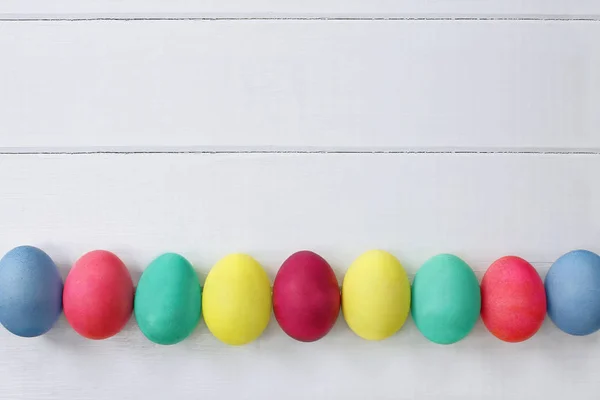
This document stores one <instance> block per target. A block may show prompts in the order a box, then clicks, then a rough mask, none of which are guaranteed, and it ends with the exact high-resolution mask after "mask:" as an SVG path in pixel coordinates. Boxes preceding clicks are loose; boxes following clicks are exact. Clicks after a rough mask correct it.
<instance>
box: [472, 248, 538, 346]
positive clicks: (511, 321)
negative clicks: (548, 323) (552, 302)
mask: <svg viewBox="0 0 600 400" xmlns="http://www.w3.org/2000/svg"><path fill="white" fill-rule="evenodd" d="M545 316H546V292H545V290H544V283H543V282H542V279H541V278H540V276H539V275H538V273H537V271H536V270H535V268H533V266H532V265H531V264H529V263H528V262H527V261H525V260H523V259H522V258H519V257H514V256H507V257H502V258H500V259H499V260H496V261H495V262H494V263H493V264H492V265H490V267H489V268H488V270H487V271H486V273H485V275H484V276H483V280H482V281H481V319H482V320H483V323H484V325H485V326H486V328H487V329H488V330H489V331H490V332H491V333H492V335H494V336H496V337H497V338H498V339H501V340H503V341H505V342H522V341H524V340H527V339H529V338H530V337H532V336H533V335H534V334H535V333H536V332H537V331H538V330H539V329H540V327H541V326H542V323H543V322H544V318H545Z"/></svg>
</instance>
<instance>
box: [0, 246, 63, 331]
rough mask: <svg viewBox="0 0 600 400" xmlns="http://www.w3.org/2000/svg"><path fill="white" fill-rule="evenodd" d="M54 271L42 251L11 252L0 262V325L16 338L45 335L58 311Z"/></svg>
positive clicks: (57, 278) (59, 289)
mask: <svg viewBox="0 0 600 400" xmlns="http://www.w3.org/2000/svg"><path fill="white" fill-rule="evenodd" d="M62 291H63V283H62V279H61V277H60V274H59V272H58V268H57V267H56V265H55V264H54V262H53V261H52V259H51V258H50V257H49V256H48V255H47V254H46V253H44V252H43V251H42V250H40V249H38V248H36V247H32V246H20V247H16V248H14V249H12V250H11V251H9V252H8V253H6V255H5V256H4V257H2V259H1V260H0V323H2V325H4V327H5V328H6V329H8V330H9V331H10V332H12V333H14V334H15V335H18V336H23V337H34V336H40V335H43V334H44V333H46V332H48V331H49V330H50V328H52V326H53V325H54V323H55V322H56V320H57V319H58V317H59V316H60V313H61V310H62Z"/></svg>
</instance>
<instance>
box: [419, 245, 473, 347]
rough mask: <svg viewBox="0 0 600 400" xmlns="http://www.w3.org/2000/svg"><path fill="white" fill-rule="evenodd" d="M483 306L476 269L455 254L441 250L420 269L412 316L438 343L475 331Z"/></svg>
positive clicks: (424, 331) (462, 336)
mask: <svg viewBox="0 0 600 400" xmlns="http://www.w3.org/2000/svg"><path fill="white" fill-rule="evenodd" d="M480 310H481V293H480V290H479V283H478V282H477V277H476V276H475V273H474V272H473V270H472V269H471V268H470V267H469V266H468V265H467V263H465V262H464V261H463V260H461V259H460V258H458V257H456V256H454V255H452V254H439V255H437V256H434V257H432V258H430V259H429V260H427V261H426V262H425V263H424V264H423V265H422V266H421V268H419V270H418V271H417V274H416V275H415V279H414V282H413V286H412V316H413V319H414V321H415V324H416V325H417V328H418V329H419V331H421V333H422V334H423V336H425V337H426V338H427V339H429V340H430V341H432V342H434V343H438V344H451V343H455V342H458V341H459V340H461V339H463V338H464V337H465V336H467V335H468V334H469V332H471V330H472V329H473V327H474V326H475V323H476V322H477V319H478V318H479V311H480Z"/></svg>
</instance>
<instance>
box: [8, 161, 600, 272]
mask: <svg viewBox="0 0 600 400" xmlns="http://www.w3.org/2000/svg"><path fill="white" fill-rule="evenodd" d="M0 163H1V168H0V182H2V183H3V186H2V197H0V221H2V229H1V230H0V253H3V252H5V251H7V250H8V249H9V248H11V247H12V246H14V245H18V244H21V243H34V244H37V245H40V246H41V247H43V248H47V249H48V250H49V251H50V252H51V253H52V254H53V255H54V256H55V257H56V258H57V260H58V261H59V262H60V263H61V264H62V265H63V266H67V265H69V264H70V263H71V262H73V261H74V260H75V258H76V257H77V256H78V255H80V254H81V253H83V252H84V251H86V250H90V249H92V248H94V247H100V248H108V249H113V250H115V251H116V252H117V253H119V254H121V255H122V256H123V257H124V258H125V260H127V262H128V263H129V264H131V265H132V267H133V269H134V270H138V271H140V270H141V269H142V268H143V266H144V265H146V264H147V263H149V262H150V261H151V259H152V258H153V257H155V256H156V255H158V254H159V253H160V252H162V251H168V250H170V251H180V252H182V253H184V254H185V255H186V256H188V257H190V258H191V259H192V260H194V262H195V263H196V264H197V266H198V268H199V269H200V270H202V271H204V272H207V271H208V269H209V267H210V266H211V265H212V264H213V263H215V262H216V261H217V260H218V259H219V258H220V257H222V256H224V255H225V254H227V253H229V252H233V251H244V252H250V253H252V254H254V255H255V256H256V257H257V258H258V259H259V260H260V261H261V262H263V263H264V264H265V266H266V268H267V269H268V271H269V272H270V274H271V276H272V277H273V276H274V274H275V272H276V271H277V269H278V266H279V264H280V263H281V262H282V261H283V260H284V258H285V257H286V256H287V255H289V254H291V253H292V252H293V251H296V250H298V249H302V248H310V249H315V250H317V251H320V252H322V253H323V254H324V256H326V257H327V258H328V259H331V260H332V262H333V263H334V265H335V267H336V269H337V270H338V271H339V272H340V273H343V271H344V270H345V268H346V267H347V266H348V265H349V264H350V262H351V261H352V260H353V259H354V258H355V257H356V256H358V254H360V253H361V252H362V251H365V250H367V249H370V248H384V249H389V250H390V251H393V252H394V253H396V254H397V255H398V257H400V258H401V259H402V260H403V261H404V262H405V263H406V264H407V267H408V268H409V270H411V271H414V270H416V268H417V267H418V266H419V265H420V264H421V263H422V262H423V261H425V259H426V258H428V257H430V256H432V255H434V254H436V253H437V252H455V253H457V254H459V255H460V256H463V257H465V258H466V259H467V260H468V261H469V262H471V263H473V264H474V265H475V267H476V268H477V269H478V270H479V271H483V270H485V268H486V267H487V265H488V264H489V263H491V262H492V261H493V260H494V259H496V258H498V257H500V256H502V255H506V254H508V253H516V254H518V255H522V256H523V257H526V258H527V259H529V260H531V261H533V262H537V263H542V264H544V265H545V264H548V263H551V262H552V261H554V260H555V259H556V258H557V257H558V256H559V255H560V254H562V253H564V252H566V251H568V250H571V249H574V248H580V247H583V248H590V249H591V250H600V248H599V246H600V245H599V243H600V226H599V225H598V223H597V221H598V217H599V216H600V211H599V210H600V209H599V208H598V207H597V205H598V204H600V188H599V187H598V185H596V184H595V182H596V181H597V174H596V171H598V170H600V156H597V155H523V154H494V155H489V154H124V155H115V154H95V155H2V156H0Z"/></svg>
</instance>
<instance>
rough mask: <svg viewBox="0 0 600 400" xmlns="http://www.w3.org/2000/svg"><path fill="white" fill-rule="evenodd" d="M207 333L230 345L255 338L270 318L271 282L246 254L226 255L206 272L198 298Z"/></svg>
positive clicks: (243, 342) (240, 343) (244, 342)
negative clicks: (200, 294)
mask: <svg viewBox="0 0 600 400" xmlns="http://www.w3.org/2000/svg"><path fill="white" fill-rule="evenodd" d="M202 312H203V314H204V320H205V321H206V325H207V326H208V329H209V330H210V331H211V333H212V334H213V335H214V336H215V337H216V338H217V339H219V340H220V341H222V342H223V343H226V344H230V345H243V344H246V343H250V342H252V341H253V340H255V339H257V338H258V337H259V336H260V335H261V334H262V332H263V331H264V330H265V328H266V327H267V325H268V324H269V319H270V317H271V283H270V281H269V277H268V276H267V274H266V272H265V271H264V269H263V268H262V267H261V265H260V264H259V263H258V262H257V261H256V260H255V259H254V258H252V257H250V256H248V255H246V254H230V255H228V256H226V257H224V258H222V259H221V260H220V261H219V262H217V264H215V266H214V267H213V268H212V269H211V270H210V272H209V273H208V276H207V277H206V282H205V283H204V294H203V299H202Z"/></svg>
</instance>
